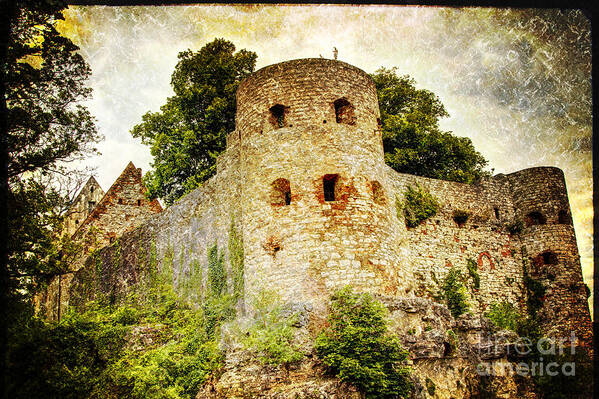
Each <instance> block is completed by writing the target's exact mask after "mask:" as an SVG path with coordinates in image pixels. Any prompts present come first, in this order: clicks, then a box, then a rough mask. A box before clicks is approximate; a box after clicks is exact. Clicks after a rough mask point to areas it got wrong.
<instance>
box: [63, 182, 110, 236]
mask: <svg viewBox="0 0 599 399" xmlns="http://www.w3.org/2000/svg"><path fill="white" fill-rule="evenodd" d="M103 196H104V190H102V187H100V184H99V183H98V182H97V181H96V179H95V178H94V177H93V176H92V177H90V178H89V180H88V181H87V183H85V186H83V188H82V189H81V191H80V192H79V194H78V195H77V197H76V198H75V200H74V201H73V204H72V205H71V206H70V207H69V210H68V212H67V215H66V216H65V220H64V229H63V234H66V235H68V236H69V237H70V236H72V235H73V233H75V231H76V230H77V229H78V228H79V225H80V224H81V223H82V222H83V221H84V220H85V219H86V218H87V215H89V214H90V213H91V211H93V210H94V208H95V207H96V204H97V203H98V202H100V200H101V199H102V197H103Z"/></svg>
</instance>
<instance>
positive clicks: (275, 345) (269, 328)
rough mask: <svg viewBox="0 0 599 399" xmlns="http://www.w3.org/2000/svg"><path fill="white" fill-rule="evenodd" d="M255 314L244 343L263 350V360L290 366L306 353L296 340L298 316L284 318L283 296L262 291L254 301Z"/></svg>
mask: <svg viewBox="0 0 599 399" xmlns="http://www.w3.org/2000/svg"><path fill="white" fill-rule="evenodd" d="M253 305H254V309H255V310H256V315H255V319H254V323H253V324H252V326H251V327H250V328H249V330H248V331H247V336H246V338H245V339H244V340H243V345H244V346H245V347H246V348H248V349H253V350H255V351H257V352H259V353H260V360H261V361H262V362H263V363H267V364H275V365H283V366H285V367H287V366H289V365H290V364H291V363H294V362H297V361H299V360H301V359H302V358H303V357H304V355H303V353H302V352H301V351H300V350H299V348H298V347H297V345H295V344H294V343H293V337H294V328H293V324H294V323H295V320H296V317H295V315H292V316H291V317H285V316H284V315H283V307H282V305H281V299H280V298H279V296H278V295H277V294H276V293H275V292H272V291H265V290H262V291H260V292H259V293H258V295H257V296H256V297H255V298H254V301H253Z"/></svg>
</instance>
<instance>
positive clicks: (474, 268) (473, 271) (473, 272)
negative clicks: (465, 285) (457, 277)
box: [466, 259, 480, 289]
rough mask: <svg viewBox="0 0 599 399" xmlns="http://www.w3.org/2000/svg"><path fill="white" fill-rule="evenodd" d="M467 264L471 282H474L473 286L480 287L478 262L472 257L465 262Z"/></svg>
mask: <svg viewBox="0 0 599 399" xmlns="http://www.w3.org/2000/svg"><path fill="white" fill-rule="evenodd" d="M466 265H467V266H468V274H469V275H470V277H471V278H472V283H473V284H474V288H476V289H479V288H480V275H479V274H478V264H477V263H476V261H475V260H474V259H468V261H467V262H466Z"/></svg>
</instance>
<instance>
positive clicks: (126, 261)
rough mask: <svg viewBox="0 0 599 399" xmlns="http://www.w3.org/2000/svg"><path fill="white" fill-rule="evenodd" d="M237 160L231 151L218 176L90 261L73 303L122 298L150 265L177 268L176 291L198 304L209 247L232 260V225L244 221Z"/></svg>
mask: <svg viewBox="0 0 599 399" xmlns="http://www.w3.org/2000/svg"><path fill="white" fill-rule="evenodd" d="M237 159H238V153H237V150H236V149H235V148H232V149H229V150H227V152H226V153H224V154H223V155H221V160H220V165H221V170H220V171H219V173H218V174H217V175H215V176H214V177H213V178H211V179H210V180H208V181H207V182H205V184H204V185H203V186H202V187H200V188H198V189H196V190H194V191H193V192H191V193H189V194H188V195H186V196H185V197H183V198H181V199H180V200H179V201H177V202H176V203H175V204H173V205H172V206H170V207H169V208H167V209H166V210H165V211H164V212H162V213H160V214H159V215H156V216H155V217H154V218H152V219H149V220H147V221H146V222H145V223H144V224H142V225H141V226H140V227H138V228H137V229H135V230H134V231H131V232H129V233H126V234H124V235H123V236H122V237H121V238H120V239H119V240H118V241H117V242H115V243H114V244H113V245H111V246H109V247H106V248H103V249H102V250H100V251H99V253H98V255H97V256H96V257H95V258H92V257H90V258H88V260H87V262H86V265H85V267H84V268H83V269H81V270H80V271H79V272H77V273H76V274H75V278H74V284H73V285H72V286H71V289H70V291H71V297H72V298H73V302H74V304H75V305H76V304H79V303H84V302H85V301H86V300H88V299H93V298H94V297H95V295H96V294H97V293H102V294H103V295H104V296H109V295H113V296H115V297H117V298H121V297H122V296H123V295H125V294H126V293H127V292H128V290H129V289H130V288H131V287H132V286H133V285H135V284H137V283H139V282H140V281H141V280H140V279H141V278H142V276H143V275H144V273H145V268H147V267H148V266H151V267H156V266H157V267H158V268H159V269H161V270H162V269H164V268H172V271H173V278H174V281H175V284H176V287H177V290H178V291H179V292H180V293H182V294H183V295H184V296H187V297H188V298H189V299H191V300H192V301H195V302H196V303H197V302H199V301H200V300H201V296H202V294H205V292H206V276H207V265H208V258H207V249H208V247H209V246H211V245H213V244H215V243H216V244H217V245H218V249H219V253H225V254H226V257H227V259H228V253H227V252H228V251H227V244H228V239H229V230H230V227H231V223H232V221H233V220H236V221H237V222H238V221H239V220H241V209H240V207H239V195H240V192H239V177H238V176H237V173H238V169H237V167H236V166H235V165H236V162H237ZM234 166H235V167H234ZM237 228H238V229H239V226H238V227H237ZM226 265H227V266H228V261H226ZM227 266H226V267H227ZM202 276H203V277H202ZM200 277H202V278H200ZM93 287H95V289H92V288H93Z"/></svg>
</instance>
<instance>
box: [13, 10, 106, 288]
mask: <svg viewBox="0 0 599 399" xmlns="http://www.w3.org/2000/svg"><path fill="white" fill-rule="evenodd" d="M65 6H66V4H62V3H61V2H60V1H58V2H56V1H47V2H33V1H21V2H17V3H16V8H15V14H14V18H13V20H12V21H11V25H10V27H11V30H10V35H9V37H8V45H7V51H6V59H5V60H4V62H3V72H4V74H3V77H2V78H3V83H4V87H5V94H4V98H3V101H5V104H6V112H7V116H8V124H7V131H6V144H7V148H6V149H7V153H8V154H7V155H8V163H7V174H8V188H9V193H8V198H7V201H8V203H7V208H8V214H9V232H8V235H9V240H8V255H9V266H10V274H11V276H12V277H19V276H21V275H26V274H36V273H44V272H48V271H52V270H49V269H52V268H53V267H54V266H55V265H56V264H55V262H48V259H49V256H50V255H51V253H52V252H56V248H55V243H56V240H55V238H56V236H57V234H58V232H59V231H58V230H59V228H60V216H61V214H62V212H63V211H64V210H65V209H66V205H67V204H68V198H65V195H64V194H65V193H64V192H61V189H60V187H58V186H57V185H56V183H57V181H58V180H60V176H66V177H67V179H68V178H70V176H71V175H72V172H70V171H69V170H67V168H66V167H65V166H64V165H65V163H67V162H71V161H73V160H77V159H82V158H83V157H84V156H85V155H86V154H89V153H91V152H94V151H95V148H94V147H93V143H95V142H97V141H99V140H100V135H99V134H98V132H97V129H96V126H95V123H94V118H93V117H92V116H91V114H90V112H89V111H88V110H87V109H86V108H85V107H83V106H82V105H80V104H79V103H80V102H81V101H83V100H86V99H88V98H89V97H90V95H91V89H89V88H88V87H86V86H85V81H86V80H87V78H88V77H89V75H90V73H91V71H90V69H89V67H88V65H87V64H86V63H85V61H84V60H83V58H82V57H81V55H79V54H78V53H77V50H78V48H77V46H75V45H74V44H73V43H72V42H71V41H70V40H69V39H67V38H65V37H63V36H61V35H60V33H59V32H58V31H57V30H56V23H57V21H58V20H60V19H62V18H63V16H62V14H61V10H62V8H63V7H65Z"/></svg>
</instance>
